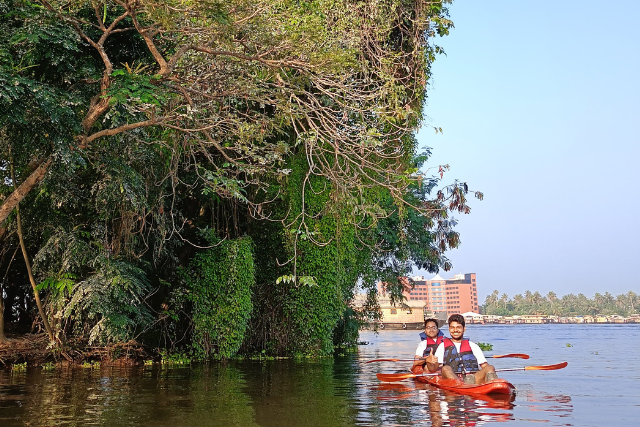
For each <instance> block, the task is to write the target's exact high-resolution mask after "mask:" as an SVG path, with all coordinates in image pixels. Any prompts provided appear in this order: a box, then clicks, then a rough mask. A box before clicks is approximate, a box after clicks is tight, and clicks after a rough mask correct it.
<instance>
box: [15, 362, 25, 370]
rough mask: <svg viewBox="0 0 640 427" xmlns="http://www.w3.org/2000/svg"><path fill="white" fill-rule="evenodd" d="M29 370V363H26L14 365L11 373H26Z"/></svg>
mask: <svg viewBox="0 0 640 427" xmlns="http://www.w3.org/2000/svg"><path fill="white" fill-rule="evenodd" d="M26 370H27V362H24V363H14V364H13V365H12V366H11V372H24V371H26Z"/></svg>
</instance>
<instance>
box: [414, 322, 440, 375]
mask: <svg viewBox="0 0 640 427" xmlns="http://www.w3.org/2000/svg"><path fill="white" fill-rule="evenodd" d="M443 338H444V334H443V333H442V331H441V330H440V329H438V321H437V320H436V319H427V320H425V321H424V332H420V339H421V341H420V344H418V348H416V355H415V356H414V361H413V366H412V367H411V372H412V373H414V374H416V375H420V374H422V373H424V365H425V363H426V361H425V357H426V356H428V355H429V354H431V352H432V351H435V350H436V349H437V348H438V346H439V345H440V344H441V343H442V340H443Z"/></svg>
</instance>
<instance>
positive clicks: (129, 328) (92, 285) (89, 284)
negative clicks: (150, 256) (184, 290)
mask: <svg viewBox="0 0 640 427" xmlns="http://www.w3.org/2000/svg"><path fill="white" fill-rule="evenodd" d="M94 263H95V264H94V267H95V268H96V271H95V273H94V274H92V275H91V276H89V277H88V278H87V279H85V280H83V281H81V282H79V283H77V284H76V285H75V286H74V287H73V289H72V291H71V298H70V300H69V302H68V304H67V305H66V306H65V308H64V312H63V317H64V318H66V319H70V318H73V320H74V321H75V322H76V330H77V331H78V332H83V331H84V330H86V329H87V328H88V329H89V331H88V332H89V333H88V339H89V342H90V343H94V342H97V343H102V344H107V343H110V342H123V341H128V340H130V339H133V338H134V337H135V336H136V335H137V334H139V333H141V332H142V331H143V330H144V329H145V328H148V327H149V326H150V325H151V323H152V321H153V315H152V313H151V310H150V309H149V307H148V306H147V304H146V302H145V299H146V297H147V295H148V294H149V292H150V290H151V289H150V286H149V282H148V280H147V277H146V274H145V273H144V271H143V270H142V269H140V268H138V267H136V266H134V265H132V264H131V263H128V262H125V261H119V260H111V259H103V258H97V259H96V260H95V261H94Z"/></svg>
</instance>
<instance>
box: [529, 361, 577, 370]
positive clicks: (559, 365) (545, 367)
mask: <svg viewBox="0 0 640 427" xmlns="http://www.w3.org/2000/svg"><path fill="white" fill-rule="evenodd" d="M568 364H569V363H568V362H562V363H556V364H555V365H542V366H525V367H524V370H525V371H555V370H556V369H562V368H566V367H567V365H568Z"/></svg>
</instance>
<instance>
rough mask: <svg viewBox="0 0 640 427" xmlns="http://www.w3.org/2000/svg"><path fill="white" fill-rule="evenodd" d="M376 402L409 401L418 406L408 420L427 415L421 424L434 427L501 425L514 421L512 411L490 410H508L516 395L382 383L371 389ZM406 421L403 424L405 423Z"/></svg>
mask: <svg viewBox="0 0 640 427" xmlns="http://www.w3.org/2000/svg"><path fill="white" fill-rule="evenodd" d="M372 391H373V392H375V393H376V399H378V400H379V401H394V400H403V399H405V400H408V401H415V402H417V403H419V404H421V407H418V408H417V410H416V411H415V412H416V413H414V414H411V415H412V416H411V417H410V419H412V420H413V421H416V419H418V418H419V417H418V416H416V415H418V414H422V416H423V417H424V413H425V412H426V415H427V417H426V418H423V419H422V421H423V422H427V421H429V422H430V425H432V426H434V427H440V426H476V425H479V423H480V424H481V423H483V422H504V421H510V420H513V414H512V412H493V411H491V410H492V409H502V410H511V409H513V407H514V404H513V401H514V399H515V396H505V395H496V396H473V397H472V396H466V395H460V394H457V393H453V392H449V391H446V390H439V389H436V388H433V387H431V386H430V385H427V384H424V383H420V382H415V383H413V384H411V385H407V384H400V383H383V384H380V385H377V386H374V387H372ZM406 421H407V420H406V419H405V420H404V422H405V423H406ZM393 422H394V423H395V424H396V425H405V424H403V420H401V419H396V420H393Z"/></svg>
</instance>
